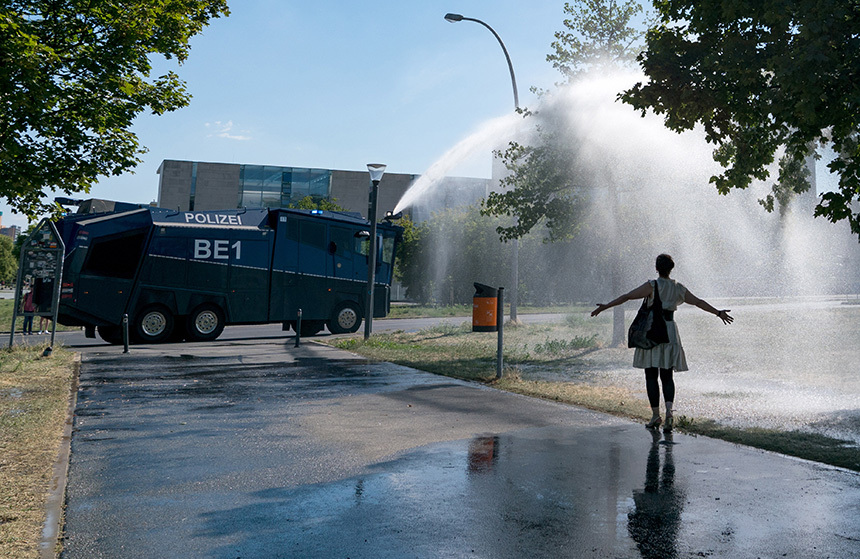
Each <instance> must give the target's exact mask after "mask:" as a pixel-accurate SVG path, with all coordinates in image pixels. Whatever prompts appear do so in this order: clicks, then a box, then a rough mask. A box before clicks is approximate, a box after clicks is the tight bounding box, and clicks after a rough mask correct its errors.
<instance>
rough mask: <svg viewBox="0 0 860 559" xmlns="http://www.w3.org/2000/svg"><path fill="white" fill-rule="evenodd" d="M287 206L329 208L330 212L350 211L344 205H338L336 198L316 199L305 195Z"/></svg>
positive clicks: (308, 208) (314, 208)
mask: <svg viewBox="0 0 860 559" xmlns="http://www.w3.org/2000/svg"><path fill="white" fill-rule="evenodd" d="M287 207H289V208H295V209H299V210H327V211H330V212H346V211H349V210H347V209H346V208H344V207H343V206H340V205H338V203H337V199H336V198H333V199H331V200H329V199H328V198H319V199H315V198H314V197H313V196H305V197H304V198H302V199H301V200H296V201H292V202H290V205H289V206H287Z"/></svg>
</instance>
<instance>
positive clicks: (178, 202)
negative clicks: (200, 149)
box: [157, 159, 223, 211]
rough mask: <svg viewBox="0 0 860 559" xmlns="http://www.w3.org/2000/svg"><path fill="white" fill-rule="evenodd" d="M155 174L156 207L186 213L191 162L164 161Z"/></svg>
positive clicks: (189, 192)
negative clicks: (176, 209)
mask: <svg viewBox="0 0 860 559" xmlns="http://www.w3.org/2000/svg"><path fill="white" fill-rule="evenodd" d="M157 173H158V207H159V208H170V209H175V208H179V209H180V210H182V211H187V210H188V204H189V202H190V199H191V161H173V160H170V159H165V160H164V161H162V162H161V165H159V167H158V171H157ZM218 209H223V208H218Z"/></svg>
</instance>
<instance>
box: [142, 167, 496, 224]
mask: <svg viewBox="0 0 860 559" xmlns="http://www.w3.org/2000/svg"><path fill="white" fill-rule="evenodd" d="M158 174H159V180H158V205H159V206H160V207H162V208H171V209H173V208H176V209H178V210H180V211H203V210H220V209H230V208H285V207H289V206H290V204H295V203H296V202H298V201H299V200H302V199H303V198H305V197H308V196H310V197H311V198H312V199H313V200H314V201H316V202H319V201H321V200H326V199H327V200H331V201H333V202H335V203H336V204H337V205H338V206H340V207H342V208H345V209H347V210H349V211H353V212H359V213H361V214H362V215H367V212H368V194H369V192H370V176H369V175H368V173H367V171H366V170H362V171H343V170H336V169H311V168H307V167H283V166H276V165H247V164H238V163H214V162H205V161H180V160H175V159H165V160H164V161H162V162H161V165H160V166H159V168H158ZM417 178H418V175H413V174H405V173H390V172H387V173H385V176H384V177H383V179H382V183H381V184H380V186H379V200H378V205H377V215H376V218H377V219H382V217H383V216H384V215H385V212H387V211H390V210H393V209H394V208H395V207H396V206H397V202H398V201H399V200H400V199H401V197H402V196H403V194H404V193H405V192H406V191H407V190H408V189H409V187H410V186H411V185H412V184H413V183H414V182H415V180H416V179H417ZM490 182H491V181H490V179H470V178H462V177H447V178H445V179H443V180H441V181H439V183H438V184H437V185H436V186H435V189H434V196H433V197H431V198H430V199H427V200H423V201H422V202H421V203H420V204H417V205H415V206H413V207H411V208H410V210H409V212H410V213H411V214H412V215H413V218H414V219H416V221H421V220H423V219H427V218H429V217H430V215H431V214H432V212H433V211H436V210H438V209H441V208H442V207H456V206H461V205H468V204H473V203H475V202H476V201H477V200H479V199H481V198H483V197H484V196H486V194H487V192H488V190H489V185H490Z"/></svg>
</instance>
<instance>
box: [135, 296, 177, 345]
mask: <svg viewBox="0 0 860 559" xmlns="http://www.w3.org/2000/svg"><path fill="white" fill-rule="evenodd" d="M172 333H173V315H172V314H171V313H170V311H169V310H168V309H167V307H164V306H163V305H149V306H148V307H144V308H143V310H141V311H140V312H139V313H138V314H137V316H136V317H135V320H134V334H135V337H136V338H137V339H138V341H140V342H143V343H150V344H157V343H160V342H163V341H165V340H167V338H169V337H170V335H171V334H172Z"/></svg>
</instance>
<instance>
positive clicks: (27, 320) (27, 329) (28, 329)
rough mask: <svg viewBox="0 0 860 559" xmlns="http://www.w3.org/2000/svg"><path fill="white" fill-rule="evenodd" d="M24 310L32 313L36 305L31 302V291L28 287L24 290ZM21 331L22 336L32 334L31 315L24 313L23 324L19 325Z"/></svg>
mask: <svg viewBox="0 0 860 559" xmlns="http://www.w3.org/2000/svg"><path fill="white" fill-rule="evenodd" d="M23 309H24V312H25V313H32V312H35V311H36V305H35V304H33V292H32V291H30V290H29V289H28V290H27V291H25V292H24V307H23ZM21 332H22V334H23V335H24V336H31V335H33V315H32V314H25V315H24V325H23V326H22V327H21Z"/></svg>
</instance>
